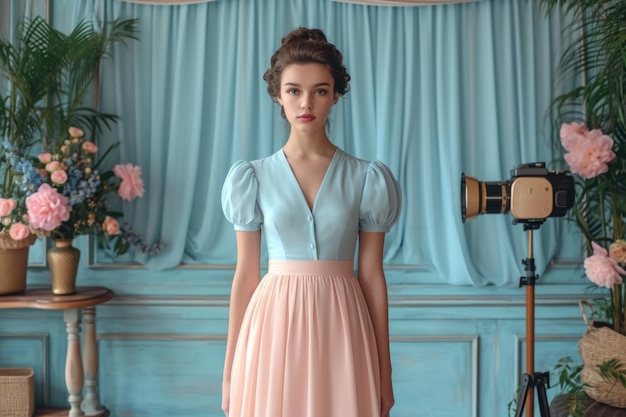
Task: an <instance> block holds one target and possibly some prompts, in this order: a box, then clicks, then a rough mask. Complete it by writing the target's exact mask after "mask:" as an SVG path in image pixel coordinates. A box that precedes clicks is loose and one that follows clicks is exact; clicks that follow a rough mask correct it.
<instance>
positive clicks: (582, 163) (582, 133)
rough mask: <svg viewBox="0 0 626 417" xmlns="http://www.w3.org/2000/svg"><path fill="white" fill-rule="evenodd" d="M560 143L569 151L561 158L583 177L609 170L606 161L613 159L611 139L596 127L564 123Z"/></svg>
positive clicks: (594, 175)
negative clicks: (591, 128)
mask: <svg viewBox="0 0 626 417" xmlns="http://www.w3.org/2000/svg"><path fill="white" fill-rule="evenodd" d="M561 144H562V145H563V147H564V148H565V149H566V150H568V151H569V153H566V154H565V155H564V156H563V158H564V159H565V161H566V162H567V164H568V165H569V167H570V170H571V171H572V172H573V173H575V174H578V175H580V176H581V177H582V178H584V179H590V178H594V177H596V176H598V175H600V174H604V173H605V172H607V171H608V170H609V166H608V165H607V163H609V162H611V161H612V160H614V159H615V152H613V139H611V138H610V137H609V136H607V135H603V134H602V131H600V130H598V129H593V130H591V131H587V130H586V128H585V127H584V125H582V124H577V123H572V125H566V124H564V125H563V126H562V127H561Z"/></svg>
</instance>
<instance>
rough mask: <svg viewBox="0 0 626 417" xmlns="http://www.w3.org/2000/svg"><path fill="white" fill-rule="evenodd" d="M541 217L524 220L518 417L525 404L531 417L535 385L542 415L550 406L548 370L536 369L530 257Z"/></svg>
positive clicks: (516, 413)
mask: <svg viewBox="0 0 626 417" xmlns="http://www.w3.org/2000/svg"><path fill="white" fill-rule="evenodd" d="M542 222H543V221H542V220H536V221H529V222H527V223H524V230H525V231H528V258H526V259H524V260H522V264H523V265H524V270H525V271H526V276H523V277H521V278H520V284H519V285H520V287H521V286H522V285H526V373H525V374H524V375H523V376H522V385H521V387H520V390H519V394H518V397H517V410H516V412H515V417H521V416H522V413H523V412H524V406H526V417H533V415H534V411H535V409H534V405H533V391H534V389H535V388H537V396H538V398H539V411H540V412H541V417H550V407H549V405H548V396H547V394H546V386H549V385H550V373H549V372H535V370H534V367H535V281H536V280H537V279H538V277H537V276H536V275H535V260H534V258H533V230H536V229H539V226H541V224H542Z"/></svg>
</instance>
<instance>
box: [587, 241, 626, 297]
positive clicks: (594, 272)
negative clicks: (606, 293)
mask: <svg viewBox="0 0 626 417" xmlns="http://www.w3.org/2000/svg"><path fill="white" fill-rule="evenodd" d="M591 246H592V247H593V255H591V256H590V257H588V258H587V259H585V262H584V265H585V273H586V274H587V277H588V278H589V280H591V282H593V283H594V284H596V285H597V286H599V287H606V288H613V285H615V284H621V283H622V277H621V275H626V271H624V269H623V268H622V267H621V266H619V264H618V263H617V261H616V260H615V259H612V258H610V257H609V256H608V252H607V250H606V249H604V248H603V247H602V246H600V245H598V244H597V243H596V242H591Z"/></svg>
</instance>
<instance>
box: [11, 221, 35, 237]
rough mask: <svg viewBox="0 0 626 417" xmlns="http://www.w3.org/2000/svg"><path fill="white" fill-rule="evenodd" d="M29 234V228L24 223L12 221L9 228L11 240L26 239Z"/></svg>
mask: <svg viewBox="0 0 626 417" xmlns="http://www.w3.org/2000/svg"><path fill="white" fill-rule="evenodd" d="M29 234H30V230H28V227H27V226H26V225H25V224H24V223H14V224H13V226H11V228H10V229H9V236H11V239H13V240H22V239H26V238H27V237H28V235H29Z"/></svg>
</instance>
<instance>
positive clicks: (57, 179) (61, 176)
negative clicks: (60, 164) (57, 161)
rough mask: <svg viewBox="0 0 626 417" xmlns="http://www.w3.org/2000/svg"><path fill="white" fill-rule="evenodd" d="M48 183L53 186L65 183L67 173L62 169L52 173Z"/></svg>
mask: <svg viewBox="0 0 626 417" xmlns="http://www.w3.org/2000/svg"><path fill="white" fill-rule="evenodd" d="M50 181H52V182H53V183H55V184H65V181H67V173H66V172H65V171H63V170H62V169H59V170H58V171H54V172H53V173H52V175H50Z"/></svg>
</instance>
